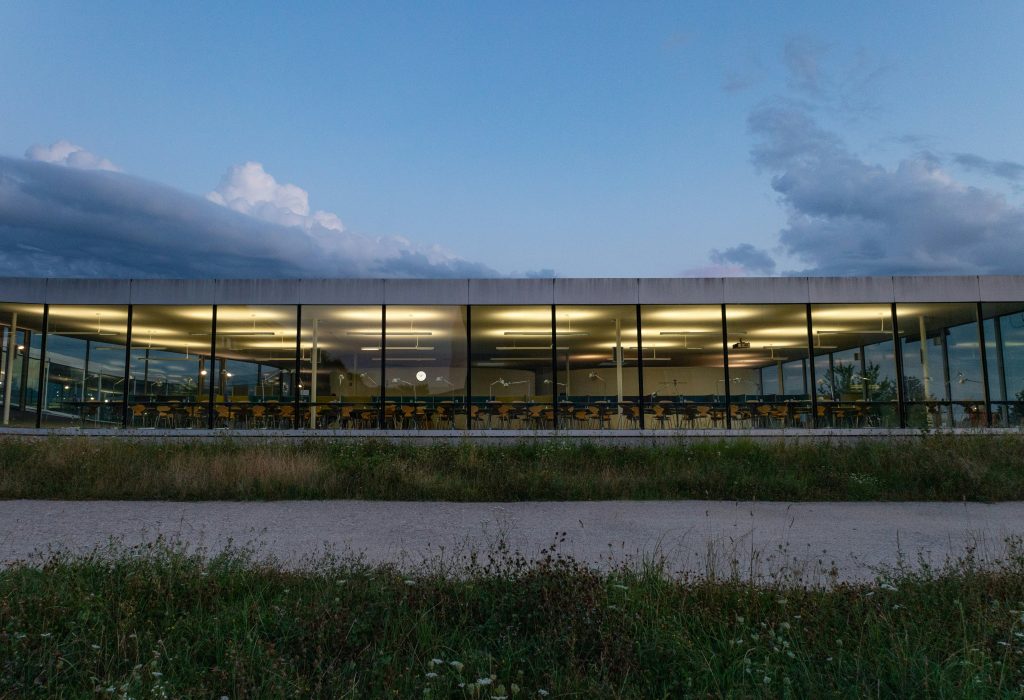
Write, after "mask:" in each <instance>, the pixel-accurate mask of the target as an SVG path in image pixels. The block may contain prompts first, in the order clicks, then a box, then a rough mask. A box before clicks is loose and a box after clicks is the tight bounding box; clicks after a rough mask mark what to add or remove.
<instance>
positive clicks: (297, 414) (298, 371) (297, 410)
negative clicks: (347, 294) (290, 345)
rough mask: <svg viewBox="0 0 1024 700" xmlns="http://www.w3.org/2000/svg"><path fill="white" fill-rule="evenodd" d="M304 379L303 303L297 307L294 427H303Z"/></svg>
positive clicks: (293, 402)
mask: <svg viewBox="0 0 1024 700" xmlns="http://www.w3.org/2000/svg"><path fill="white" fill-rule="evenodd" d="M301 379H302V305H301V304H299V305H298V306H296V307H295V374H294V375H293V376H292V406H294V408H293V409H292V428H293V429H294V430H298V429H299V428H301V427H302V426H301V423H300V421H301V416H302V407H301V405H300V404H299V400H300V399H301V396H302V392H300V391H299V384H301Z"/></svg>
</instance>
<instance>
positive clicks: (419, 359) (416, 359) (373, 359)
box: [370, 355, 437, 362]
mask: <svg viewBox="0 0 1024 700" xmlns="http://www.w3.org/2000/svg"><path fill="white" fill-rule="evenodd" d="M436 360H437V358H436V357H392V356H391V355H388V362H434V361H436ZM370 361H371V362H380V361H381V358H379V357H371V358H370Z"/></svg>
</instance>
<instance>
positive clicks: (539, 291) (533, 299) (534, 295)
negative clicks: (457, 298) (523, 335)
mask: <svg viewBox="0 0 1024 700" xmlns="http://www.w3.org/2000/svg"><path fill="white" fill-rule="evenodd" d="M554 288H555V285H554V281H553V280H550V279H478V280H469V303H470V304H480V305H488V304H503V305H509V306H511V305H516V304H527V305H529V304H546V305H551V304H553V303H555V293H554Z"/></svg>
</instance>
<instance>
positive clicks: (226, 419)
mask: <svg viewBox="0 0 1024 700" xmlns="http://www.w3.org/2000/svg"><path fill="white" fill-rule="evenodd" d="M295 314H296V307H295V306H218V307H217V353H216V362H217V366H216V368H215V370H216V371H215V374H214V381H215V385H214V403H213V410H214V426H215V427H224V428H236V429H245V428H291V427H293V423H294V421H293V416H294V413H293V411H294V402H295V396H294V394H293V387H294V382H293V381H292V380H293V374H294V373H295V350H296V345H295ZM285 407H287V408H285Z"/></svg>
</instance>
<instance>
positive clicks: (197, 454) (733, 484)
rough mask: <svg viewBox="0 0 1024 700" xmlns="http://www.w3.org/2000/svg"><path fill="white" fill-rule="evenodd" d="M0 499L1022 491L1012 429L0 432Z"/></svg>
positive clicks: (950, 495) (1022, 453)
mask: <svg viewBox="0 0 1024 700" xmlns="http://www.w3.org/2000/svg"><path fill="white" fill-rule="evenodd" d="M0 498H55V499H57V498H59V499H176V500H214V499H229V500H270V499H296V498H305V499H324V498H356V499H374V500H448V501H520V500H605V499H683V498H708V499H744V500H745V499H758V500H788V501H818V500H820V501H863V500H914V501H935V500H946V501H949V500H957V501H959V500H969V501H1005V500H1019V499H1024V435H999V436H996V435H971V436H965V435H958V436H954V435H930V436H921V437H916V438H910V439H900V440H891V439H890V440H864V441H860V442H854V443H850V442H843V443H825V442H820V443H808V442H801V443H795V442H781V441H780V442H774V443H754V442H751V441H748V440H737V439H732V440H722V441H717V442H700V443H693V444H689V445H686V444H682V443H680V444H679V445H675V446H652V447H612V446H598V445H593V444H575V443H570V442H534V443H522V444H518V445H508V446H488V445H474V444H471V443H460V444H442V443H438V444H434V445H430V446H411V445H401V444H391V443H386V442H380V441H367V442H354V441H342V440H334V441H328V440H323V441H308V442H301V443H284V442H269V441H268V442H262V443H251V442H250V443H242V442H230V441H224V442H215V443H202V442H156V441H144V440H136V441H130V440H119V439H111V438H100V439H96V438H92V439H91V438H49V439H45V440H27V439H22V438H5V439H0Z"/></svg>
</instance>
